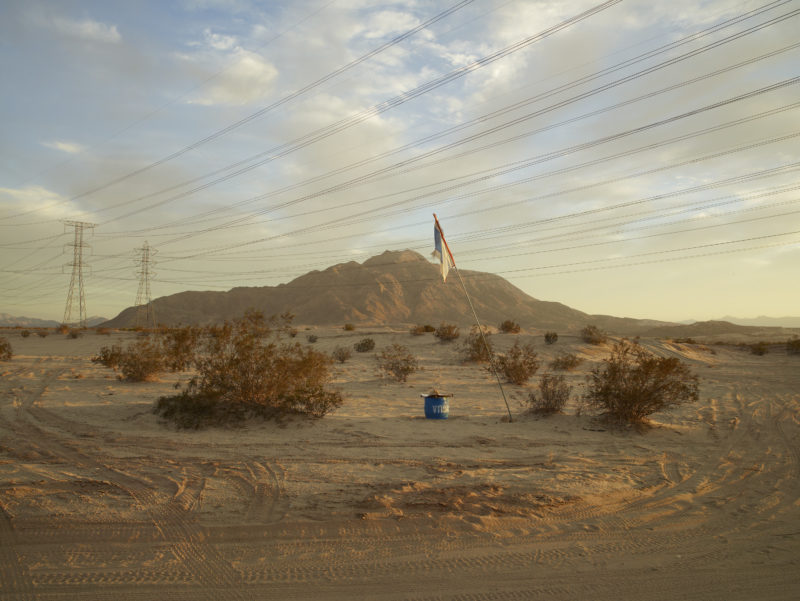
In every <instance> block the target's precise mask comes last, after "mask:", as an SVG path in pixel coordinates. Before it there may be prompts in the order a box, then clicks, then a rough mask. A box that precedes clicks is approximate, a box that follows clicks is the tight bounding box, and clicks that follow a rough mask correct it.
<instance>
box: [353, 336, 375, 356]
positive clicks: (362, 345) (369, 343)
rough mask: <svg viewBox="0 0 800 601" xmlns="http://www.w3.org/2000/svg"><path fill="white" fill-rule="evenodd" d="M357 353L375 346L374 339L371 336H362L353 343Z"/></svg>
mask: <svg viewBox="0 0 800 601" xmlns="http://www.w3.org/2000/svg"><path fill="white" fill-rule="evenodd" d="M353 348H354V349H356V351H357V352H359V353H367V352H369V351H371V350H372V349H374V348H375V341H374V340H373V339H372V338H362V339H361V340H359V341H358V342H356V343H355V344H354V345H353Z"/></svg>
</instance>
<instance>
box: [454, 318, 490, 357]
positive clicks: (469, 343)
mask: <svg viewBox="0 0 800 601" xmlns="http://www.w3.org/2000/svg"><path fill="white" fill-rule="evenodd" d="M491 336H492V335H491V334H490V333H489V332H487V331H486V329H485V328H484V329H483V335H482V336H481V330H479V329H478V326H472V329H470V331H469V336H467V339H466V340H464V343H463V345H462V346H461V357H462V359H463V360H464V361H465V362H467V363H489V362H490V361H491V358H492V353H493V345H492V339H491Z"/></svg>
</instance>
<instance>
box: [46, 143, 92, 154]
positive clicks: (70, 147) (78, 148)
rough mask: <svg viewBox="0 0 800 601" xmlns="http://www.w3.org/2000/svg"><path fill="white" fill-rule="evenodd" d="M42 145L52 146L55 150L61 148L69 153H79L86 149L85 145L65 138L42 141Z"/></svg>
mask: <svg viewBox="0 0 800 601" xmlns="http://www.w3.org/2000/svg"><path fill="white" fill-rule="evenodd" d="M42 146H45V147H47V148H52V149H53V150H60V151H61V152H66V153H67V154H78V153H79V152H83V150H84V146H82V145H80V144H78V143H76V142H67V141H65V140H49V141H47V142H42Z"/></svg>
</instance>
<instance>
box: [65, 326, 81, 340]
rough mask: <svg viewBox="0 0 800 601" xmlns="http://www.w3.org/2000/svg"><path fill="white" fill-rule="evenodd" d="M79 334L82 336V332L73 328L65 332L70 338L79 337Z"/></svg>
mask: <svg viewBox="0 0 800 601" xmlns="http://www.w3.org/2000/svg"><path fill="white" fill-rule="evenodd" d="M81 336H83V332H81V331H80V330H76V329H74V328H73V329H72V330H70V331H69V332H68V333H67V338H71V339H72V340H75V339H76V338H80V337H81Z"/></svg>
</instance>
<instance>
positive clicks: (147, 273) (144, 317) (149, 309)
mask: <svg viewBox="0 0 800 601" xmlns="http://www.w3.org/2000/svg"><path fill="white" fill-rule="evenodd" d="M133 252H134V254H136V256H137V257H138V258H137V262H138V264H139V266H138V268H137V270H136V275H138V276H139V290H138V291H137V292H136V304H135V305H134V306H135V307H136V324H135V325H136V327H140V328H155V327H156V312H155V309H154V308H153V302H152V299H151V298H150V277H151V276H153V275H155V274H154V273H153V272H152V271H151V270H150V265H151V264H153V263H155V261H153V259H152V257H153V255H155V254H156V252H157V251H156V250H155V249H153V248H150V245H149V244H148V243H147V242H145V243H144V244H143V245H142V248H137V249H136V250H134V251H133Z"/></svg>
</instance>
